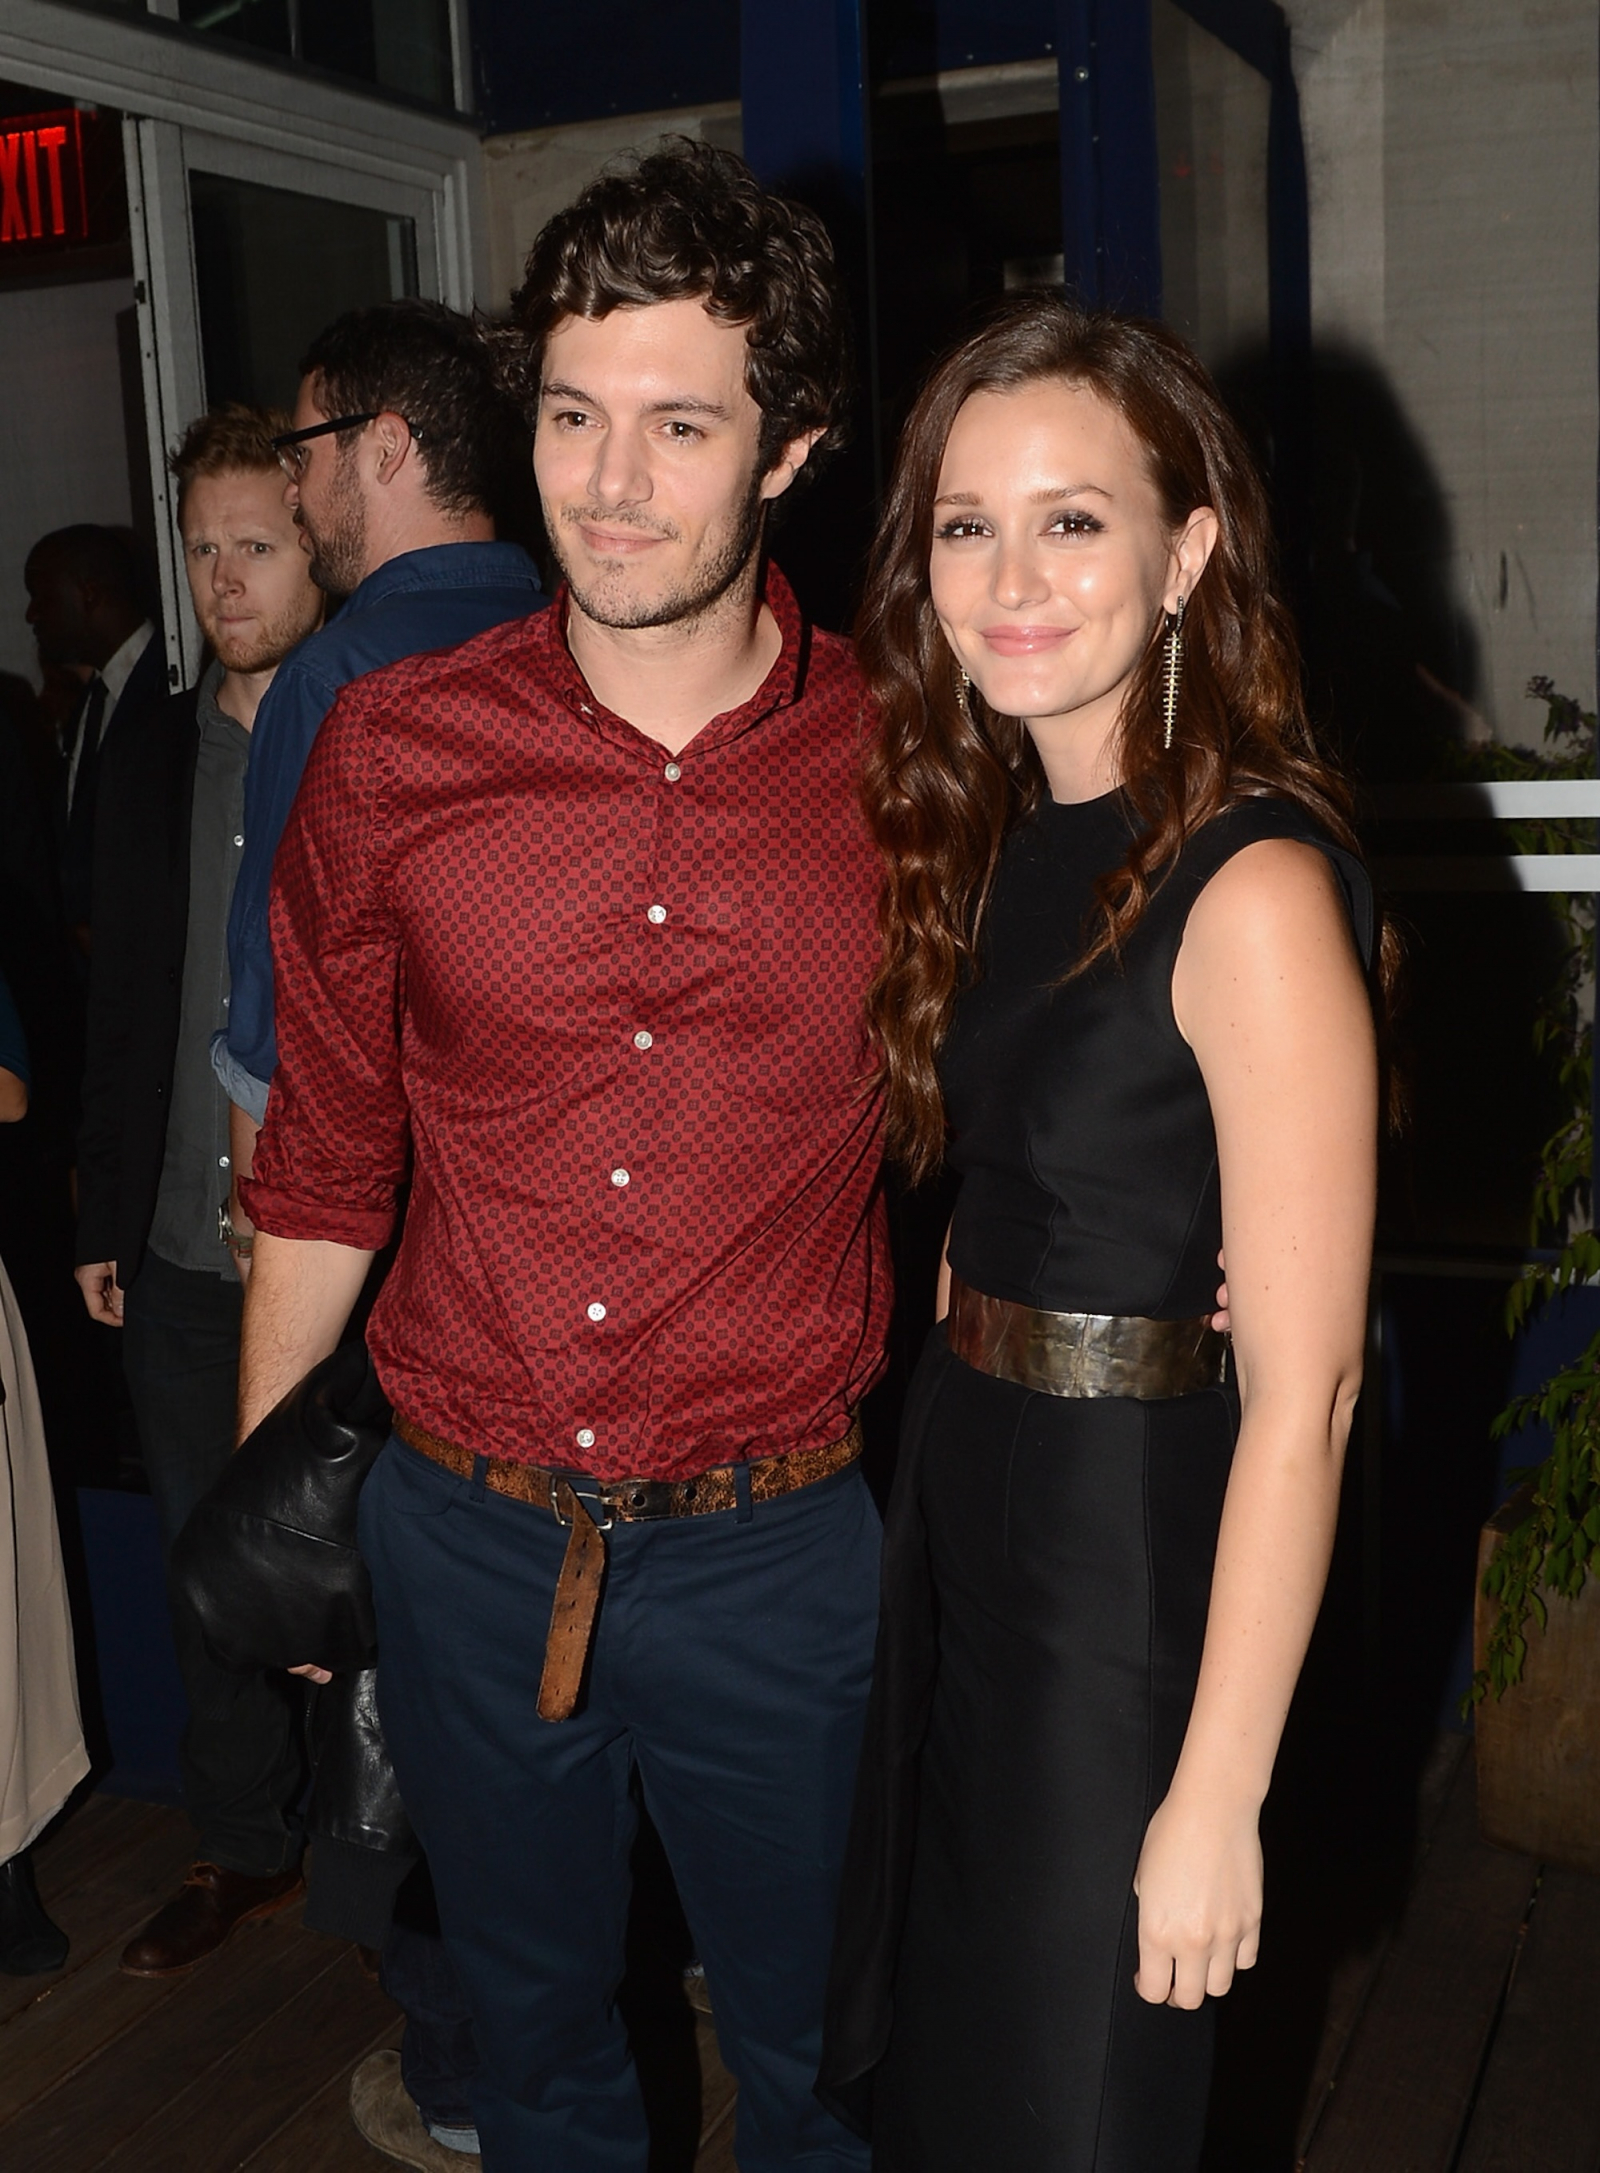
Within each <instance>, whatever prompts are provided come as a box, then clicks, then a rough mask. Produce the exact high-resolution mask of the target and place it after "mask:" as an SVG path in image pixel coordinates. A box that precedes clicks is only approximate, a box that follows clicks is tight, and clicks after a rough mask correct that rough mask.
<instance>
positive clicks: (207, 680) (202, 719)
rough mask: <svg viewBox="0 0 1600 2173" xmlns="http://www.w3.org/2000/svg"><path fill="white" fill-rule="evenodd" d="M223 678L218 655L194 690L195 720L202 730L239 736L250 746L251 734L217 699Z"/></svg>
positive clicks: (201, 675) (213, 733) (201, 676)
mask: <svg viewBox="0 0 1600 2173" xmlns="http://www.w3.org/2000/svg"><path fill="white" fill-rule="evenodd" d="M222 680H223V670H222V665H221V663H220V661H219V660H218V659H217V658H216V657H213V658H212V659H211V662H210V663H209V664H208V665H207V666H206V668H205V670H204V671H203V672H202V673H201V674H200V679H199V682H198V684H197V685H196V687H195V690H194V713H195V722H196V724H197V725H198V726H199V728H200V730H201V731H202V732H210V733H211V734H212V735H213V736H215V735H216V734H218V733H221V734H222V735H224V736H225V737H237V738H238V739H240V740H242V741H243V742H244V743H245V745H246V746H248V745H249V742H250V734H249V733H248V732H247V731H246V730H245V728H244V726H243V725H242V724H241V723H240V722H239V720H238V718H237V717H230V716H229V715H228V712H227V711H226V710H225V709H224V708H223V707H222V705H221V703H220V702H219V701H218V700H217V696H218V694H219V693H220V692H221V690H222Z"/></svg>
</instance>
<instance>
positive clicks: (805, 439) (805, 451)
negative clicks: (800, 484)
mask: <svg viewBox="0 0 1600 2173" xmlns="http://www.w3.org/2000/svg"><path fill="white" fill-rule="evenodd" d="M821 435H822V432H821V431H820V430H807V431H805V432H804V433H803V435H802V436H800V437H798V438H791V439H790V440H789V442H788V444H787V445H786V446H785V447H784V448H783V451H782V452H781V453H780V454H779V455H778V457H777V459H776V460H775V461H774V462H773V463H772V466H771V467H770V468H769V469H768V470H767V472H766V474H765V475H764V476H763V477H762V478H761V495H762V497H763V498H766V499H769V500H770V499H773V498H781V497H782V496H783V494H784V492H785V491H786V490H787V489H788V488H789V486H790V484H791V483H792V482H793V481H794V479H795V477H796V476H797V475H798V474H799V473H800V470H801V469H802V468H803V467H804V466H805V464H806V462H807V461H808V460H809V459H810V457H811V448H812V446H813V445H815V444H816V442H817V440H818V438H820V437H821Z"/></svg>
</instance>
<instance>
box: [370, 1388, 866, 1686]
mask: <svg viewBox="0 0 1600 2173" xmlns="http://www.w3.org/2000/svg"><path fill="white" fill-rule="evenodd" d="M394 1430H395V1432H396V1433H397V1434H398V1435H399V1437H400V1439H401V1440H402V1441H403V1442H405V1444H406V1445H407V1447H408V1448H413V1449H416V1450H417V1451H419V1453H420V1454H421V1455H423V1456H426V1457H429V1458H431V1460H432V1461H433V1462H434V1463H436V1464H442V1465H443V1466H444V1468H445V1469H446V1471H453V1472H454V1473H455V1474H456V1475H457V1477H458V1478H462V1479H470V1478H471V1477H472V1475H473V1472H474V1469H475V1468H476V1465H477V1462H478V1459H477V1457H476V1456H475V1455H474V1454H473V1452H472V1450H471V1449H463V1448H460V1447H458V1446H457V1444H456V1443H455V1442H453V1441H441V1440H440V1438H439V1436H438V1435H437V1434H430V1433H429V1432H428V1430H427V1428H426V1427H425V1426H418V1425H417V1424H416V1423H415V1421H414V1420H412V1419H408V1418H402V1417H400V1416H399V1415H398V1414H396V1417H395V1421H394ZM860 1454H861V1421H860V1420H859V1419H856V1420H853V1421H852V1423H851V1427H850V1431H849V1432H848V1433H847V1434H846V1435H845V1436H844V1438H843V1440H841V1441H830V1442H829V1443H828V1444H827V1446H826V1447H825V1448H820V1449H790V1450H788V1451H786V1452H785V1453H784V1454H783V1455H782V1456H763V1457H759V1458H756V1459H755V1460H754V1461H752V1462H751V1463H749V1464H746V1465H743V1466H740V1465H737V1464H716V1465H714V1466H713V1467H712V1469H711V1470H710V1471H701V1472H697V1473H696V1474H695V1476H694V1477H693V1478H692V1479H593V1478H590V1477H589V1476H588V1475H587V1474H586V1473H584V1472H573V1471H553V1470H550V1469H549V1468H547V1467H546V1466H545V1465H542V1464H519V1463H516V1462H513V1461H512V1459H511V1458H509V1457H504V1456H491V1457H488V1458H486V1459H485V1466H484V1473H483V1483H484V1485H485V1486H486V1487H488V1489H489V1490H490V1492H491V1493H494V1494H504V1495H506V1496H507V1497H508V1498H509V1499H510V1500H512V1501H520V1502H527V1503H528V1504H529V1506H530V1507H532V1508H535V1509H545V1510H548V1511H549V1513H550V1514H551V1516H553V1517H554V1518H555V1520H556V1522H557V1523H558V1524H565V1525H567V1526H568V1527H569V1528H570V1530H571V1533H572V1536H571V1538H570V1539H569V1540H568V1541H567V1551H566V1554H565V1556H564V1557H563V1559H562V1563H561V1574H560V1576H559V1577H558V1578H557V1579H556V1596H555V1601H554V1604H553V1605H552V1607H551V1609H550V1634H549V1637H548V1638H547V1639H546V1641H545V1651H544V1672H543V1674H542V1675H541V1676H540V1678H539V1717H540V1719H541V1720H566V1719H567V1718H568V1717H569V1716H570V1715H571V1713H572V1712H573V1710H574V1708H575V1707H576V1705H577V1702H578V1693H579V1691H580V1690H581V1688H582V1687H583V1670H584V1663H585V1661H586V1660H587V1659H588V1656H589V1645H590V1641H591V1640H592V1638H593V1636H594V1623H595V1615H596V1613H597V1611H598V1609H599V1605H600V1587H601V1585H602V1583H603V1582H604V1579H605V1568H606V1542H605V1534H606V1533H607V1532H608V1531H609V1530H610V1529H611V1527H612V1525H613V1524H652V1523H656V1522H658V1521H660V1520H661V1519H663V1518H669V1517H704V1516H711V1515H713V1514H715V1513H716V1512H717V1511H719V1510H725V1509H734V1508H737V1507H738V1503H739V1493H740V1486H739V1477H738V1475H739V1473H740V1471H741V1470H743V1471H745V1472H747V1473H748V1474H749V1482H750V1493H749V1499H750V1500H751V1501H752V1502H763V1501H776V1500H777V1498H778V1497H779V1495H781V1494H793V1493H794V1492H795V1491H796V1490H797V1489H798V1488H800V1487H803V1486H814V1485H815V1484H816V1483H817V1481H818V1480H819V1479H827V1478H831V1477H832V1475H833V1473H834V1472H836V1471H843V1470H844V1469H845V1468H846V1466H847V1465H849V1464H853V1463H854V1462H855V1461H856V1459H857V1457H858V1456H859V1455H860Z"/></svg>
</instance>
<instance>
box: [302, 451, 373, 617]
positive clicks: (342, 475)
mask: <svg viewBox="0 0 1600 2173" xmlns="http://www.w3.org/2000/svg"><path fill="white" fill-rule="evenodd" d="M295 518H296V520H297V521H298V522H299V524H300V526H301V527H302V528H303V529H304V530H305V533H306V537H307V539H308V541H309V542H310V545H311V578H312V580H313V581H315V583H316V584H317V587H318V588H319V589H321V590H322V592H323V594H324V595H325V596H350V595H353V594H354V592H355V591H356V590H357V589H358V588H359V587H360V586H361V583H362V581H363V580H364V579H365V577H366V566H367V509H366V505H365V503H364V502H363V500H362V496H361V486H360V485H359V484H358V483H357V481H356V479H355V454H354V450H353V449H351V450H349V451H347V450H346V449H345V448H343V447H341V448H340V451H339V456H338V466H337V467H336V468H335V469H334V475H333V487H332V489H331V490H330V491H329V493H328V510H327V516H326V519H325V520H324V521H323V522H322V523H321V525H319V526H317V527H315V528H314V527H313V526H312V524H311V523H310V521H308V520H307V519H306V517H305V508H304V507H303V506H302V507H301V508H299V509H298V510H297V512H296V515H295Z"/></svg>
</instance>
